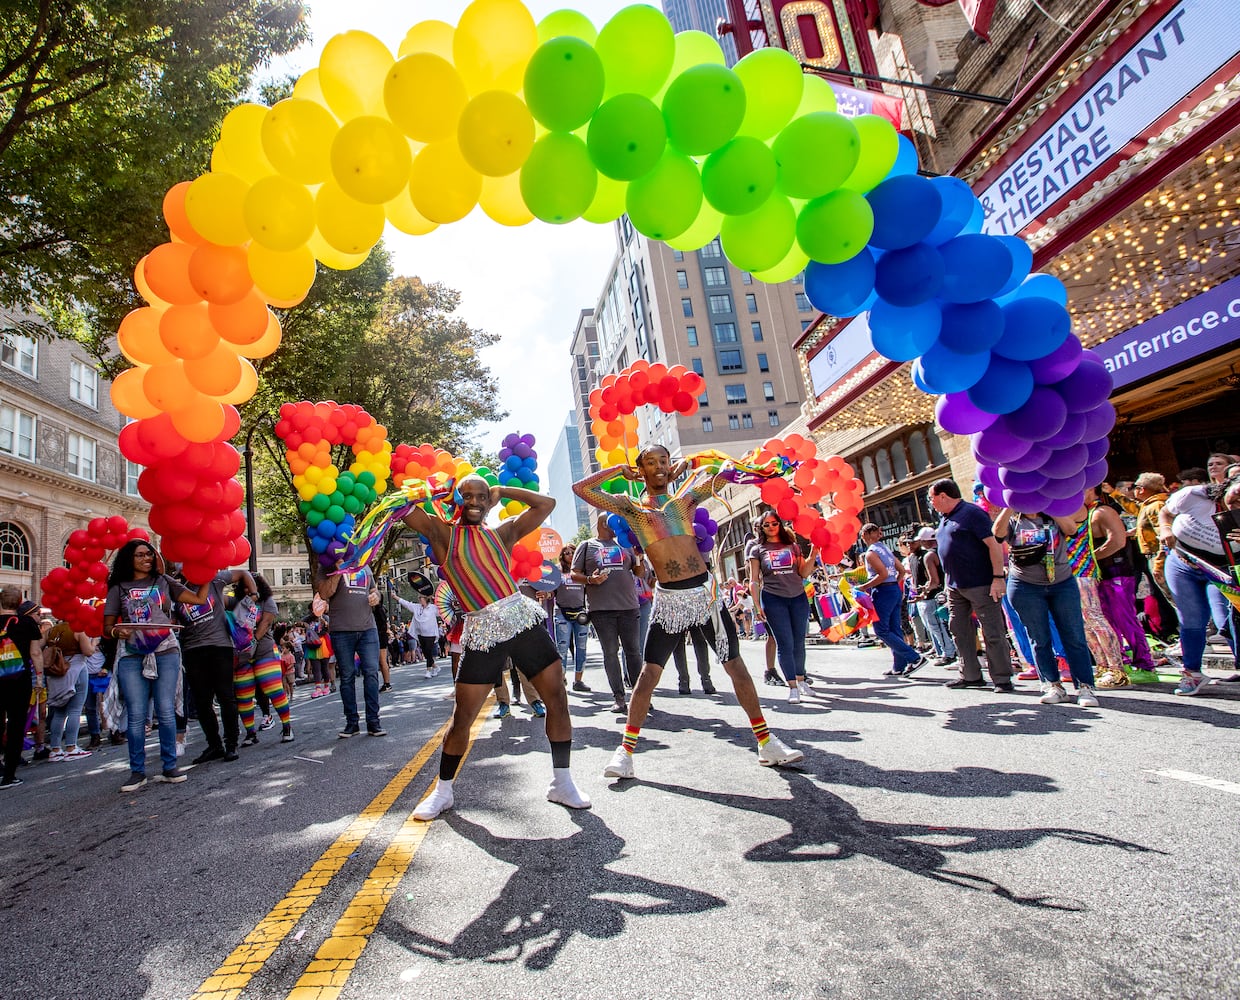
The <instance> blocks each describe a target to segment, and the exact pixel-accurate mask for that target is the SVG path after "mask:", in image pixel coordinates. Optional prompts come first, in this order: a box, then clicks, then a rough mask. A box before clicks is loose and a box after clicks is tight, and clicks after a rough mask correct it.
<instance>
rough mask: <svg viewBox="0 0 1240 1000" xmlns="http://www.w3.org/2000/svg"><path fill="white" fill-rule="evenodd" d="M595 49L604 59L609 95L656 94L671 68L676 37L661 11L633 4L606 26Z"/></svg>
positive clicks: (646, 95)
mask: <svg viewBox="0 0 1240 1000" xmlns="http://www.w3.org/2000/svg"><path fill="white" fill-rule="evenodd" d="M594 48H595V50H596V51H597V52H598V54H599V58H600V59H602V60H603V70H604V72H605V73H606V75H607V90H606V94H607V96H611V95H612V94H641V95H642V96H644V97H653V96H654V95H655V94H657V93H658V92H659V88H660V87H662V86H663V81H664V80H666V79H667V75H668V72H669V71H670V70H671V68H672V60H673V59H674V58H675V55H676V36H675V33H674V32H673V31H672V26H671V24H669V23H668V20H667V18H666V17H665V16H664V14H663V12H662V11H660V10H656V9H655V8H654V7H648V6H646V5H645V4H634V5H633V6H631V7H625V8H624V9H623V10H621V11H619V12H618V13H617V14H616V15H615V16H614V17H612V19H611V20H610V21H608V22H607V23H606V24H605V25H603V30H602V31H600V32H599V33H598V40H597V41H596V42H595V43H594Z"/></svg>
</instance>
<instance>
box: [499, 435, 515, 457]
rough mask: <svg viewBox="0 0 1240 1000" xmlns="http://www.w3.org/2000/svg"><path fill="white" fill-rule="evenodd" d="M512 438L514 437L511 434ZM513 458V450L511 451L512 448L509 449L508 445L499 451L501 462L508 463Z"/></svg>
mask: <svg viewBox="0 0 1240 1000" xmlns="http://www.w3.org/2000/svg"><path fill="white" fill-rule="evenodd" d="M511 436H512V435H511V434H510V435H509V437H511ZM505 440H507V438H505ZM511 456H512V449H511V448H509V447H508V446H507V445H504V447H502V448H501V449H500V450H499V460H500V461H501V462H506V461H508V459H509V458H510V457H511Z"/></svg>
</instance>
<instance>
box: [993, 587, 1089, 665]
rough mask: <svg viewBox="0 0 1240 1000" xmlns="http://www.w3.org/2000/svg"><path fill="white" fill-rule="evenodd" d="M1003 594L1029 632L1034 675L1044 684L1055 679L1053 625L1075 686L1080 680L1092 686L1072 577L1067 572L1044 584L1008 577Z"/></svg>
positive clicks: (1087, 648) (1078, 601)
mask: <svg viewBox="0 0 1240 1000" xmlns="http://www.w3.org/2000/svg"><path fill="white" fill-rule="evenodd" d="M1007 595H1008V598H1009V599H1010V600H1011V602H1012V606H1013V607H1014V608H1015V609H1016V614H1017V615H1019V616H1020V621H1021V624H1022V625H1024V627H1025V631H1026V632H1028V633H1029V641H1030V642H1031V643H1032V644H1033V661H1034V663H1035V664H1037V668H1038V677H1040V678H1041V679H1042V680H1043V681H1044V682H1045V683H1047V684H1058V683H1059V665H1058V664H1057V663H1056V662H1055V649H1054V646H1053V645H1052V640H1051V629H1052V627H1054V628H1055V630H1056V631H1057V632H1058V633H1059V639H1060V641H1061V642H1062V643H1063V652H1064V659H1065V660H1067V661H1068V668H1069V669H1070V670H1071V671H1072V680H1073V682H1074V683H1075V684H1076V686H1077V687H1078V688H1079V687H1080V686H1081V685H1082V684H1088V685H1089V686H1090V687H1093V686H1094V667H1093V663H1092V661H1091V660H1090V656H1089V646H1088V644H1087V643H1086V642H1085V617H1084V615H1082V614H1081V591H1080V588H1079V587H1078V586H1077V583H1076V577H1074V576H1067V577H1064V579H1062V580H1059V581H1058V582H1056V583H1052V584H1050V585H1049V586H1046V587H1043V586H1042V585H1040V584H1036V583H1024V582H1023V581H1021V580H1017V579H1016V578H1015V577H1008V584H1007Z"/></svg>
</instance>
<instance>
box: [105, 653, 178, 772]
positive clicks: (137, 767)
mask: <svg viewBox="0 0 1240 1000" xmlns="http://www.w3.org/2000/svg"><path fill="white" fill-rule="evenodd" d="M155 663H156V665H157V668H158V676H157V677H156V678H155V680H147V678H145V677H143V676H142V657H141V656H122V657H121V658H120V662H119V663H118V664H117V666H116V679H117V683H118V684H120V686H121V696H122V697H123V698H124V699H125V715H126V717H127V718H128V720H129V731H128V736H129V770H131V771H136V772H137V773H138V774H146V712H147V705H148V703H149V701H150V699H151V698H152V697H154V699H155V718H156V720H157V721H158V723H159V760H160V763H161V764H163V768H164V770H165V771H172V770H174V769H175V768H176V766H177V706H176V700H177V679H178V677H179V676H180V673H181V651H180V650H179V649H174V650H171V651H170V652H167V653H160V654H159V655H157V656H156V657H155Z"/></svg>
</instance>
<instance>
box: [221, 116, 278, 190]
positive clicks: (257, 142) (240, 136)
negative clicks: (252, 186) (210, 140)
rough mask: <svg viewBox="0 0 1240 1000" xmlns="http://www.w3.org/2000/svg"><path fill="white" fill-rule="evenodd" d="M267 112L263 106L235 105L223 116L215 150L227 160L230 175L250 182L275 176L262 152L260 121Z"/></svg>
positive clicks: (265, 155)
mask: <svg viewBox="0 0 1240 1000" xmlns="http://www.w3.org/2000/svg"><path fill="white" fill-rule="evenodd" d="M268 110H269V109H268V108H266V107H265V106H264V105H262V104H249V103H247V104H238V105H237V106H236V107H235V108H233V109H232V110H231V111H230V112H228V114H226V115H225V116H224V121H223V123H222V124H221V125H220V138H219V141H218V142H217V143H216V144H215V148H216V150H217V151H219V152H220V154H221V155H223V156H225V157H226V158H227V161H228V164H229V165H230V167H231V170H232V173H235V174H236V175H237V176H238V177H240V178H241V179H242V180H245V181H249V182H250V183H253V182H254V181H256V180H258V179H259V178H260V177H266V176H267V175H268V174H273V173H275V167H273V166H272V165H271V161H270V160H268V159H267V154H266V152H264V150H263V136H262V131H263V119H265V118H266V117H267V112H268ZM213 156H214V154H213ZM212 162H213V163H214V159H213V161H212Z"/></svg>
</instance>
